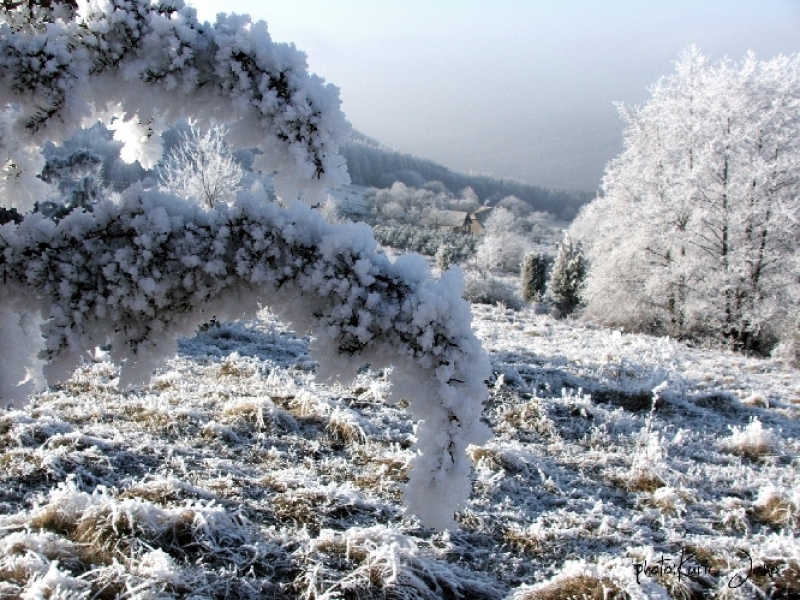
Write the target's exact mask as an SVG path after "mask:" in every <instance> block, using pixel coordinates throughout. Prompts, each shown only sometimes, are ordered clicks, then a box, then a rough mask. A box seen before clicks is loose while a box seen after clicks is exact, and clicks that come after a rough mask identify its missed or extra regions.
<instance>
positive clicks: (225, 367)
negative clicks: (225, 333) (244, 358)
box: [217, 359, 255, 379]
mask: <svg viewBox="0 0 800 600" xmlns="http://www.w3.org/2000/svg"><path fill="white" fill-rule="evenodd" d="M254 373H255V369H253V367H250V366H243V365H241V364H239V363H237V362H236V361H235V360H231V359H228V360H226V361H224V362H223V363H222V364H221V365H220V366H219V370H218V371H217V379H222V378H223V377H233V378H238V379H245V378H247V377H252V376H253V374H254Z"/></svg>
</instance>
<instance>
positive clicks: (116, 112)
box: [0, 0, 490, 528]
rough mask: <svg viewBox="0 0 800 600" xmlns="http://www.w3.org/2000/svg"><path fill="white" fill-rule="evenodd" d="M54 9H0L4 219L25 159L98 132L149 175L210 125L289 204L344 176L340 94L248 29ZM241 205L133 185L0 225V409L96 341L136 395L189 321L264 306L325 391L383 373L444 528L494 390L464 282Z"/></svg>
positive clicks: (313, 219)
mask: <svg viewBox="0 0 800 600" xmlns="http://www.w3.org/2000/svg"><path fill="white" fill-rule="evenodd" d="M65 6H66V5H57V7H58V8H57V9H48V8H35V7H34V8H33V9H30V8H25V9H24V10H27V11H28V13H26V14H27V17H26V18H23V16H21V15H22V12H21V11H23V9H22V8H20V9H18V13H19V14H18V13H15V12H14V11H6V13H4V18H5V21H6V22H5V23H4V24H3V25H2V26H1V27H0V102H2V103H4V104H7V109H6V110H5V112H4V113H3V115H2V121H1V122H0V128H2V131H1V132H0V152H2V153H3V157H2V160H4V161H5V166H6V173H5V175H6V177H5V179H4V186H5V188H4V189H3V190H2V192H3V195H4V196H5V197H6V198H10V199H14V200H15V205H16V206H17V207H18V208H20V209H24V208H26V207H28V206H30V205H32V204H33V201H35V200H36V199H37V193H40V191H41V190H40V187H41V184H42V182H41V180H38V179H37V178H36V177H35V175H36V173H38V172H39V171H41V166H42V164H41V159H40V158H39V155H38V154H37V152H36V151H37V150H38V148H39V146H40V145H41V144H42V143H43V142H44V141H45V140H48V139H56V140H58V139H63V138H64V137H65V136H67V135H68V134H69V133H70V132H71V131H73V130H74V129H75V128H77V127H79V126H81V125H82V124H87V123H88V122H90V121H93V120H96V119H98V118H100V119H106V120H107V121H108V122H109V123H110V125H111V127H112V128H114V129H115V130H116V133H117V135H118V136H119V138H120V139H121V140H122V141H123V142H125V143H126V151H127V152H129V153H130V154H129V156H130V158H131V159H136V160H139V161H140V162H141V163H142V165H143V166H145V167H147V166H152V165H154V164H155V163H156V162H157V161H158V160H159V159H160V158H161V147H160V142H159V136H158V131H160V130H161V129H163V128H164V127H165V126H167V125H168V124H170V123H172V122H174V121H176V120H177V119H178V118H180V117H183V116H191V117H194V118H198V119H201V120H207V121H211V120H213V119H214V118H217V117H221V116H223V115H224V117H225V120H226V121H227V122H228V123H229V124H230V132H231V134H230V137H231V139H232V140H233V141H234V142H235V143H236V144H238V145H245V146H248V147H250V146H254V147H258V148H260V149H261V151H262V152H263V154H262V155H261V157H260V160H261V161H262V162H261V165H260V168H262V169H271V170H274V171H277V173H278V175H277V180H276V181H277V187H276V189H277V190H278V192H279V195H281V196H282V197H284V199H291V198H296V197H297V196H298V193H299V192H300V191H303V193H304V194H306V196H308V195H309V194H313V192H314V191H315V190H317V189H319V188H320V186H323V185H329V184H332V183H337V182H341V181H344V180H345V179H346V172H344V170H343V167H341V166H340V164H341V163H343V161H341V159H340V157H339V156H338V154H337V153H336V149H337V141H338V140H340V139H341V137H342V136H343V134H344V132H345V131H346V122H345V120H344V117H343V116H342V115H341V113H340V111H339V109H338V96H337V93H336V90H335V89H334V88H331V87H329V86H324V85H322V82H321V81H320V80H319V79H316V78H314V77H311V76H309V75H308V74H307V71H306V65H305V60H304V56H303V55H302V54H301V53H299V52H297V51H296V50H295V49H294V48H293V47H288V46H283V45H276V44H273V43H272V42H271V41H270V38H269V36H268V34H267V30H266V26H265V25H264V24H263V23H259V24H256V25H251V24H250V23H249V20H248V19H247V18H246V17H237V16H227V17H225V16H222V17H219V18H218V20H217V23H216V25H215V26H213V27H209V26H207V25H201V24H199V23H198V22H197V21H196V19H195V16H194V11H193V10H192V9H189V8H185V7H183V5H182V3H181V2H175V3H172V4H170V5H166V4H159V3H152V4H151V3H148V2H144V1H138V0H132V1H131V0H129V1H126V2H123V1H121V0H114V1H107V2H99V1H93V2H83V3H79V8H78V9H77V10H75V11H72V10H71V9H69V8H68V7H65ZM37 11H38V12H37ZM257 168H258V166H257ZM244 196H245V195H244V194H243V195H241V197H240V198H239V200H238V201H237V202H236V203H235V204H233V205H231V206H228V205H225V204H221V205H218V206H215V207H214V208H213V209H212V210H205V209H203V208H201V207H199V206H197V205H196V203H191V202H187V201H184V200H181V199H179V198H177V197H175V196H172V195H169V194H165V193H162V192H159V191H157V190H148V189H145V188H144V187H143V186H141V185H136V186H132V187H131V188H129V189H128V190H127V191H126V192H125V193H123V194H122V195H121V196H120V197H119V198H115V199H111V198H108V199H102V200H100V201H98V202H97V203H96V204H95V205H94V206H93V210H92V211H91V212H87V211H85V210H82V209H79V210H75V211H73V212H72V213H71V214H70V215H68V216H67V217H65V218H63V219H62V220H60V221H59V222H58V223H56V222H54V221H53V220H51V219H48V218H46V217H45V216H43V215H42V214H40V213H36V212H34V213H29V214H28V215H27V216H26V217H25V219H24V220H23V221H22V222H21V223H19V224H16V223H8V224H6V225H3V226H2V227H0V280H1V281H2V286H0V318H2V325H3V327H2V328H0V343H2V344H3V348H4V349H5V350H6V352H5V353H6V354H13V359H11V360H8V361H5V360H4V361H3V364H2V365H1V366H0V394H2V395H3V397H6V398H8V397H14V396H16V397H17V398H20V397H24V396H25V395H26V394H27V393H28V392H29V391H30V389H31V388H32V386H33V385H34V384H35V382H37V381H40V380H41V375H40V373H41V374H43V375H44V378H45V379H46V381H47V382H48V383H51V384H52V383H56V382H59V381H64V380H66V379H68V378H69V377H70V375H71V374H72V372H73V371H74V369H75V368H76V367H77V366H78V365H79V364H80V362H81V361H82V360H83V358H84V357H85V356H86V355H87V354H88V353H90V352H92V351H93V350H94V348H95V347H97V346H98V345H105V344H109V343H110V345H111V357H112V360H113V361H114V362H115V363H116V364H117V365H119V366H120V367H121V374H120V385H121V386H123V387H126V386H130V385H135V384H137V383H140V382H143V381H146V380H147V379H149V377H150V376H151V375H152V373H153V370H154V368H156V367H158V366H159V365H161V364H163V361H164V360H165V359H166V358H168V357H170V356H172V355H173V354H174V352H175V350H176V340H177V338H179V337H180V336H183V335H186V334H190V333H191V332H193V331H195V330H196V328H197V326H198V325H199V324H201V323H203V322H204V321H208V320H209V319H211V318H212V317H213V316H216V317H218V318H228V317H239V316H244V315H255V313H256V311H257V310H258V308H259V305H260V304H261V303H264V304H268V305H269V306H271V307H272V308H273V309H274V310H275V311H276V312H277V313H278V314H280V315H281V316H282V317H283V318H284V319H285V320H286V321H288V322H290V323H291V324H292V325H293V326H294V327H295V328H296V329H297V330H299V331H308V330H312V331H313V332H314V334H315V340H314V343H313V351H314V356H315V358H316V359H317V360H318V362H319V366H318V369H317V376H318V377H320V378H330V377H337V378H341V379H345V378H347V377H350V376H352V375H354V374H355V373H356V371H357V370H358V369H359V368H360V367H361V366H363V365H364V364H366V363H369V364H371V365H373V366H386V365H391V367H392V380H393V396H394V397H395V398H397V399H399V398H401V397H402V398H405V399H407V400H409V402H410V410H411V413H412V416H413V417H414V418H415V419H418V420H419V425H418V428H417V432H416V434H417V436H416V437H417V449H418V450H419V453H418V455H417V457H416V459H415V461H414V465H413V472H412V475H411V481H410V483H409V485H408V487H407V490H406V496H405V498H406V504H407V506H408V507H409V508H410V510H411V511H412V512H414V513H415V514H417V515H418V516H419V517H420V518H421V519H422V521H423V523H425V524H426V525H431V526H435V527H440V528H445V527H451V526H453V525H454V521H453V512H454V510H455V509H456V508H457V507H458V506H460V505H462V504H463V502H464V501H465V500H466V498H467V497H468V494H469V489H470V482H469V478H468V475H469V469H470V464H469V461H468V459H467V457H466V448H467V446H468V445H469V444H472V443H480V442H482V441H484V440H485V439H487V437H488V428H487V427H486V426H485V425H483V424H482V423H481V422H480V414H481V403H482V401H483V399H484V397H485V396H486V394H487V391H486V387H485V384H484V380H485V379H486V378H488V377H489V375H490V367H489V363H488V359H487V358H486V355H485V353H484V352H483V351H482V349H481V346H480V343H479V342H478V340H477V338H476V337H475V336H474V334H473V333H472V331H471V328H470V320H471V316H470V309H469V305H468V304H467V303H466V302H465V301H464V300H463V299H462V292H463V282H462V280H461V276H460V272H459V271H457V270H451V271H447V272H446V273H444V274H443V275H442V277H441V278H440V279H439V280H438V281H434V280H432V279H431V277H430V274H429V271H428V267H427V263H426V261H425V260H424V259H422V258H421V257H418V256H408V257H403V258H401V259H398V260H397V261H395V262H391V261H390V260H389V259H388V258H386V257H385V256H383V255H382V254H380V253H378V251H377V244H376V243H375V241H374V239H373V237H372V234H371V232H370V231H369V229H368V228H367V227H366V226H356V225H352V224H349V225H339V226H333V225H330V224H328V223H326V222H325V221H324V220H323V219H322V217H320V216H319V215H318V214H317V213H315V212H313V211H312V210H311V209H309V208H307V207H306V206H305V205H304V204H302V203H298V204H296V205H294V206H293V207H290V208H282V207H279V206H278V205H276V204H268V205H260V204H258V203H257V202H254V201H252V200H248V199H247V198H246V197H244ZM37 327H39V328H40V330H41V333H42V335H41V336H39V335H35V333H36V328H37ZM32 333H33V334H34V335H32ZM39 341H41V345H39V344H38V343H36V342H39ZM12 349H13V352H12V351H11V350H12ZM39 367H41V369H39ZM25 372H27V373H28V379H27V380H26V381H25V382H24V383H23V384H19V381H20V379H22V378H24V377H25V375H24V374H25Z"/></svg>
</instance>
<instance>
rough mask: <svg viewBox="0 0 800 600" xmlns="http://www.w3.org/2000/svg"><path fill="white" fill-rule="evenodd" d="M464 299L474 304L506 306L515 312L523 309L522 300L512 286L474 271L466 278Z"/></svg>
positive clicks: (469, 272)
mask: <svg viewBox="0 0 800 600" xmlns="http://www.w3.org/2000/svg"><path fill="white" fill-rule="evenodd" d="M464 299H466V300H468V301H469V302H472V303H473V304H504V305H505V306H507V307H508V308H513V309H514V310H520V309H522V307H523V303H522V299H521V298H520V297H519V296H517V294H516V293H515V292H514V290H513V289H512V287H511V286H510V285H507V284H506V283H504V282H503V281H501V280H499V279H496V278H495V277H489V276H484V275H481V274H480V273H477V272H474V271H468V272H467V273H466V275H465V277H464Z"/></svg>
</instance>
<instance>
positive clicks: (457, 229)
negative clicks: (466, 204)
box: [427, 210, 470, 233]
mask: <svg viewBox="0 0 800 600" xmlns="http://www.w3.org/2000/svg"><path fill="white" fill-rule="evenodd" d="M427 224H428V226H430V227H433V228H434V229H439V230H442V231H452V232H454V233H470V217H469V213H467V212H464V211H460V210H437V211H434V212H433V213H432V214H431V215H430V217H429V218H428V222H427Z"/></svg>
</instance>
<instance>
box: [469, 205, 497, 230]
mask: <svg viewBox="0 0 800 600" xmlns="http://www.w3.org/2000/svg"><path fill="white" fill-rule="evenodd" d="M492 208H494V207H493V206H481V207H480V208H479V209H478V210H476V211H475V212H474V213H472V218H473V219H475V220H476V221H477V222H478V223H480V224H481V225H482V226H485V225H486V219H488V218H489V215H491V214H492Z"/></svg>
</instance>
